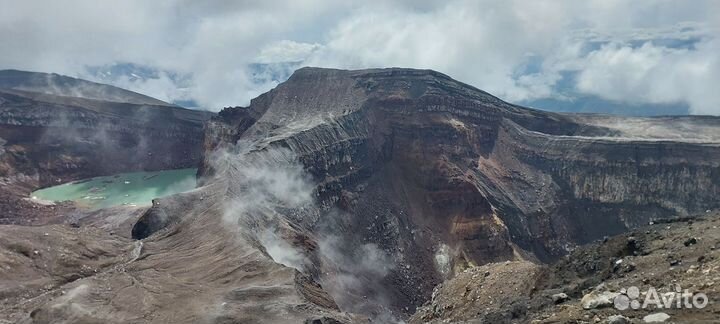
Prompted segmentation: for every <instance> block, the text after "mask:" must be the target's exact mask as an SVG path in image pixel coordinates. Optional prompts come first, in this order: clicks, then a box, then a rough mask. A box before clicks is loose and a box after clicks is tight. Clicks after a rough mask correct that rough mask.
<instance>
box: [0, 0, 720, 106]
mask: <svg viewBox="0 0 720 324" xmlns="http://www.w3.org/2000/svg"><path fill="white" fill-rule="evenodd" d="M0 5H2V7H3V10H2V11H0V43H2V44H3V55H2V56H0V68H20V69H28V70H40V71H52V72H58V73H65V74H70V75H82V74H83V72H84V69H85V67H86V66H102V65H112V64H115V63H123V62H130V63H135V64H140V65H146V66H152V67H155V68H158V69H161V70H164V71H172V72H174V73H179V74H182V75H188V76H190V77H191V82H190V84H189V85H190V86H189V88H188V89H186V90H183V91H178V90H177V89H173V86H174V84H173V83H172V82H168V80H164V79H161V80H159V81H152V82H147V81H141V82H144V83H137V84H128V83H127V82H123V83H122V84H121V85H123V86H126V87H130V88H131V89H133V90H137V91H140V92H144V93H147V94H150V95H153V96H158V97H161V98H163V99H168V100H173V99H187V98H186V97H188V98H192V99H194V100H195V101H197V102H198V103H199V104H200V105H201V106H203V107H207V108H210V109H219V108H221V107H222V106H229V105H239V104H247V103H248V102H249V100H250V99H251V98H253V97H254V96H256V95H258V94H259V93H261V92H264V91H266V90H268V89H269V88H271V87H274V86H275V85H276V84H277V82H275V81H268V79H267V78H263V79H262V80H261V81H260V82H259V83H258V80H257V78H253V76H252V75H251V74H252V71H251V70H249V65H251V64H253V63H275V62H281V61H303V62H304V64H305V65H314V66H326V67H340V68H365V67H381V66H383V67H384V66H402V67H414V68H431V69H436V70H439V71H441V72H444V73H447V74H449V75H450V76H452V77H455V78H457V79H459V80H461V81H465V82H468V83H470V84H472V85H474V86H477V87H479V88H482V89H484V90H487V91H489V92H491V93H493V94H495V95H498V96H500V97H501V98H504V99H507V100H511V101H518V100H530V99H535V98H543V97H548V96H557V95H558V93H557V89H556V83H557V82H558V81H559V80H560V76H561V72H562V71H568V70H569V71H577V72H578V73H579V75H580V76H581V77H580V78H579V81H580V82H579V83H578V84H577V89H578V90H579V91H583V92H586V93H591V94H596V95H599V96H601V97H604V98H607V99H613V100H620V101H628V102H650V103H658V102H668V101H679V102H684V103H687V104H689V105H690V107H691V109H692V111H693V112H696V113H714V114H718V113H720V108H717V104H716V103H717V102H718V100H720V99H718V96H720V94H716V92H717V91H706V89H707V86H705V84H706V83H705V82H709V81H712V79H713V78H714V75H718V73H717V64H718V63H717V60H714V57H713V56H712V51H713V50H716V49H717V44H716V41H715V39H716V38H717V37H718V29H717V28H718V26H719V25H720V22H719V21H718V18H717V17H716V13H717V12H718V11H720V3H718V2H716V1H713V0H696V1H685V2H682V3H681V4H678V2H676V1H667V0H658V1H653V0H645V1H620V0H612V1H607V0H592V1H571V0H565V1H550V0H538V1H520V0H513V1H490V0H481V1H469V0H451V1H446V2H435V1H409V0H403V1H394V2H387V1H379V0H373V1H364V2H359V1H358V2H354V1H350V2H336V1H322V0H301V1H298V0H276V1H264V2H257V3H253V2H247V1H240V2H235V1H222V2H207V3H206V2H196V1H188V0H164V1H142V0H128V1H121V2H110V3H106V2H103V3H102V4H100V3H98V2H97V1H90V0H78V1H74V2H72V3H71V4H68V3H67V2H56V1H51V2H32V1H21V2H19V1H10V0H0ZM688 26H689V27H688ZM713 28H715V29H713ZM660 38H671V39H683V38H684V39H685V40H687V41H697V40H700V43H698V44H697V46H696V47H695V48H691V49H684V50H683V49H677V48H671V46H667V45H666V44H662V43H650V45H646V46H645V47H638V46H637V44H633V42H638V41H640V42H641V43H642V42H648V41H652V40H654V39H660ZM598 43H605V45H604V46H602V47H597V46H596V47H595V48H593V47H592V46H594V44H595V45H596V44H598ZM608 44H610V45H608ZM534 59H537V62H534V61H533V62H531V60H534ZM605 65H607V68H603V67H604V66H605ZM663 71H670V72H672V73H663ZM130 81H132V80H130ZM133 82H134V81H133ZM707 84H708V85H709V84H710V83H707ZM716 84H717V83H716ZM691 85H692V86H691Z"/></svg>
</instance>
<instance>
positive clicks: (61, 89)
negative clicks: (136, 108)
mask: <svg viewBox="0 0 720 324" xmlns="http://www.w3.org/2000/svg"><path fill="white" fill-rule="evenodd" d="M0 88H2V89H11V90H22V91H29V92H37V93H45V94H51V95H56V96H62V97H74V98H85V99H95V100H102V101H111V102H124V103H132V104H139V105H153V106H172V105H171V104H168V103H167V102H164V101H162V100H158V99H155V98H152V97H148V96H146V95H143V94H139V93H137V92H132V91H129V90H125V89H122V88H118V87H114V86H110V85H107V84H102V83H95V82H91V81H87V80H83V79H77V78H72V77H69V76H65V75H60V74H55V73H41V72H29V71H19V70H0Z"/></svg>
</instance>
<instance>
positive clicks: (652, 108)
mask: <svg viewBox="0 0 720 324" xmlns="http://www.w3.org/2000/svg"><path fill="white" fill-rule="evenodd" d="M518 104H520V105H523V106H526V107H532V108H536V109H541V110H546V111H554V112H570V113H593V114H612V115H622V116H672V115H687V114H689V113H690V107H688V105H687V104H685V103H675V104H644V103H627V102H619V101H612V100H606V99H603V98H600V97H598V96H593V95H580V94H574V96H573V97H572V98H568V99H567V100H562V99H555V98H543V99H536V100H529V101H521V102H518Z"/></svg>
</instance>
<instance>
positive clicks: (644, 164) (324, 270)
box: [0, 68, 720, 323]
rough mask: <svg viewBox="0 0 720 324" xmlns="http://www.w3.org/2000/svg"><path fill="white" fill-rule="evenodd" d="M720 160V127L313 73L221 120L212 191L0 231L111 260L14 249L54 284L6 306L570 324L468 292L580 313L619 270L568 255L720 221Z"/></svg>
mask: <svg viewBox="0 0 720 324" xmlns="http://www.w3.org/2000/svg"><path fill="white" fill-rule="evenodd" d="M719 158H720V118H710V117H678V118H632V119H621V118H614V117H607V116H593V115H568V114H556V113H546V112H540V111H535V110H531V109H526V108H523V107H519V106H514V105H511V104H508V103H505V102H503V101H501V100H500V99H498V98H495V97H493V96H491V95H489V94H487V93H485V92H483V91H480V90H478V89H475V88H473V87H470V86H468V85H465V84H462V83H460V82H457V81H454V80H452V79H450V78H449V77H447V76H445V75H443V74H440V73H437V72H433V71H426V70H410V69H378V70H362V71H342V70H331V69H316V68H304V69H300V70H298V71H297V72H295V73H294V74H293V76H292V77H291V78H290V79H289V80H288V81H287V82H285V83H283V84H281V85H279V86H278V87H277V88H276V89H273V90H271V91H270V92H268V93H265V94H263V95H261V96H259V97H258V98H256V99H254V100H253V101H252V102H251V104H250V106H249V107H236V108H227V109H225V110H223V111H222V112H221V113H220V114H219V115H218V116H217V117H215V118H213V119H211V120H210V121H208V123H207V124H206V127H205V136H204V142H203V156H202V157H201V159H202V164H201V168H200V171H199V175H200V176H201V177H202V179H201V183H202V184H203V186H202V187H200V188H198V189H197V190H195V191H193V192H190V193H186V194H181V195H177V196H173V197H169V198H166V199H161V200H158V201H156V202H155V204H154V205H153V207H151V208H150V209H148V210H143V209H133V210H128V209H123V208H117V209H114V210H106V211H99V212H97V213H95V214H92V215H87V217H80V219H79V220H77V221H76V222H75V223H74V224H75V225H74V226H67V227H62V228H60V227H58V228H52V227H39V228H37V229H34V228H33V229H30V228H27V227H9V226H8V227H0V231H5V232H4V233H3V235H2V236H0V237H5V236H6V235H8V236H17V237H31V236H32V234H31V233H30V232H31V231H44V230H46V229H47V231H49V232H48V239H54V240H57V241H56V242H54V243H53V244H54V245H57V246H58V247H61V248H62V247H64V246H66V245H63V244H68V243H62V242H64V241H68V240H71V238H72V237H73V236H74V235H75V233H79V232H83V233H85V232H86V231H87V233H92V234H87V235H88V236H89V237H92V239H91V241H92V242H104V243H103V244H106V245H103V246H101V247H97V248H93V249H92V251H91V252H88V253H82V254H80V256H75V255H74V254H72V253H71V252H72V251H73V249H75V248H70V247H68V251H67V252H62V253H63V254H64V255H69V257H68V258H69V259H68V260H69V261H62V259H56V258H55V257H53V258H52V259H48V260H45V259H43V258H44V257H45V256H46V255H48V253H50V255H54V254H56V253H54V252H52V251H48V252H43V251H39V250H38V253H42V254H35V253H34V250H30V248H27V247H17V246H13V245H12V241H8V242H7V243H6V244H4V245H3V246H2V249H0V256H2V257H3V259H0V261H2V260H5V261H2V262H3V263H2V264H0V266H4V267H5V268H3V269H6V270H3V271H7V272H6V273H3V274H0V277H2V278H5V277H8V278H11V279H10V281H18V280H20V281H24V282H25V281H27V282H37V283H42V284H44V286H42V285H40V286H38V285H21V286H18V287H13V288H12V289H5V287H4V286H3V290H2V291H0V293H4V294H5V295H6V296H11V298H9V299H7V301H6V302H5V303H3V304H0V307H1V309H2V310H3V312H2V313H4V314H8V315H7V318H8V320H10V321H25V322H38V323H44V322H49V321H51V320H55V321H62V320H65V321H67V322H83V321H84V322H211V323H232V322H281V323H283V322H287V323H297V322H303V321H308V322H311V323H336V322H365V321H367V318H370V319H372V320H373V321H375V322H396V321H399V320H403V319H407V318H410V319H411V320H412V321H426V320H427V321H435V320H438V321H441V320H472V319H482V318H485V319H486V320H487V321H491V322H502V321H512V320H516V321H518V322H523V321H529V320H532V319H536V318H537V319H550V320H552V319H551V318H552V316H551V315H552V313H549V312H552V311H554V309H552V308H548V307H555V306H553V305H548V303H549V302H548V300H550V301H551V299H548V298H547V296H545V295H538V296H544V297H542V298H541V297H537V299H533V300H536V301H537V302H535V301H533V302H532V303H531V304H532V305H536V306H533V307H534V308H532V309H521V308H517V309H514V308H513V309H508V308H506V307H505V306H502V307H496V306H489V305H493V304H494V303H495V301H494V299H493V298H491V297H482V296H478V298H477V299H473V300H472V303H464V302H462V301H460V300H456V298H457V296H456V293H457V291H458V290H461V289H465V288H464V287H465V286H468V287H470V288H471V289H470V290H471V291H476V292H477V291H482V289H483V288H477V286H478V285H484V284H483V283H482V282H480V281H482V280H480V281H476V280H475V279H477V278H478V276H479V274H482V277H483V278H485V271H490V275H488V276H487V278H489V279H488V280H496V279H497V281H495V282H494V283H488V284H489V286H488V287H489V288H490V289H495V290H498V289H500V290H501V291H500V292H498V293H497V294H498V295H500V296H502V297H503V301H504V302H503V305H506V304H510V305H521V304H523V303H525V302H527V300H525V299H522V298H520V297H518V296H519V294H520V293H518V294H505V290H506V289H510V290H512V291H517V292H529V293H534V292H537V291H542V294H546V293H549V292H553V291H557V292H561V291H565V293H566V294H567V295H569V296H568V297H569V298H573V299H576V298H578V296H579V295H580V294H582V293H583V292H585V290H587V289H588V287H592V285H594V284H599V281H598V280H597V279H593V278H595V277H593V275H594V274H596V273H604V272H603V271H604V270H603V269H604V268H599V267H601V266H602V267H605V266H606V263H607V262H615V261H616V259H613V260H610V261H607V262H605V261H606V260H605V259H604V258H605V257H603V256H602V255H604V254H602V253H605V252H598V253H600V255H601V256H598V257H597V264H596V265H595V266H592V265H590V266H591V268H590V270H585V272H583V270H582V269H577V268H574V267H575V265H568V264H567V263H565V265H563V263H562V262H563V261H562V260H565V259H559V260H560V261H556V260H558V258H561V257H562V256H563V255H565V254H567V253H569V252H571V251H572V250H573V248H574V247H575V246H577V245H578V244H583V243H589V242H592V241H594V240H596V239H599V238H602V237H603V236H606V235H613V234H618V233H622V232H625V231H628V230H630V229H633V228H637V227H639V226H642V225H645V224H648V223H649V222H650V221H654V222H659V221H661V220H664V219H676V218H678V217H685V216H688V215H695V214H697V213H704V212H705V211H706V210H712V209H716V208H718V207H719V206H718V204H720V202H718V201H717V199H715V197H716V196H717V194H718V193H719V191H720V159H719ZM83 216H84V215H83ZM76 227H79V228H76ZM98 228H99V229H101V230H98ZM50 232H53V233H58V234H57V236H53V235H54V234H51V233H50ZM133 239H134V240H133ZM618 240H623V239H618ZM613 242H615V241H613ZM32 244H35V243H32V242H29V243H27V244H26V245H31V246H32ZM37 244H38V245H43V244H42V243H37ZM82 244H83V243H79V244H78V245H79V246H77V247H76V248H78V249H82ZM612 246H615V245H612ZM662 248H663V247H662V246H659V247H657V249H658V250H657V251H660V250H661V249H662ZM23 251H26V252H27V251H32V252H29V253H23ZM590 251H592V250H590ZM608 251H609V252H607V253H615V252H616V251H615V250H612V251H610V250H608ZM623 251H624V250H623ZM631 252H632V251H631ZM588 253H589V252H588ZM656 253H657V254H660V253H662V252H656ZM627 256H628V254H623V255H622V256H619V257H623V258H625V257H627ZM583 257H584V256H582V255H579V256H576V257H575V258H576V259H578V260H584V259H582V258H583ZM601 260H602V262H601ZM61 261H62V262H69V263H70V264H71V265H73V266H74V267H73V266H58V265H56V263H57V262H61ZM503 261H513V262H514V263H511V264H512V265H513V266H511V267H510V268H509V269H511V270H509V271H505V270H501V269H502V267H504V263H502V264H498V263H497V262H503ZM543 262H546V263H548V262H560V263H559V264H558V265H557V266H555V267H556V268H552V269H556V270H555V271H557V277H555V276H550V275H549V274H550V272H548V270H547V269H548V268H547V267H544V266H541V265H539V264H542V263H543ZM588 262H590V261H588ZM593 262H594V261H593ZM638 262H640V261H639V260H638ZM84 264H87V265H88V266H89V267H90V268H91V269H92V271H85V272H83V271H82V269H78V268H77V267H78V266H79V267H81V268H82V265H84ZM480 265H485V266H483V267H480V268H478V267H477V266H480ZM563 267H564V268H563ZM27 269H32V271H31V272H29V273H33V276H32V277H28V278H25V279H15V278H14V277H12V276H11V274H10V273H19V272H23V271H25V270H27ZM466 269H471V270H468V271H467V272H465V270H466ZM486 269H487V270H486ZM95 270H97V273H96V272H95ZM560 270H562V271H560ZM496 272H497V273H498V276H497V277H496V276H495V275H493V274H494V273H496ZM72 273H80V274H79V275H78V276H72V278H74V279H73V280H66V279H65V278H67V277H69V276H71V274H72ZM588 273H589V274H588ZM571 275H572V276H574V277H569V276H571ZM663 275H664V274H663ZM563 276H568V277H563ZM453 278H454V279H453ZM518 278H522V279H523V280H517V279H518ZM588 278H590V279H588ZM544 279H545V281H543V280H544ZM446 280H451V281H448V282H447V284H444V285H443V288H440V289H437V290H436V291H437V292H438V293H439V294H440V295H437V294H436V297H435V298H432V294H433V290H434V288H435V287H436V286H437V285H438V284H440V283H443V282H445V281H446ZM572 283H574V284H575V285H574V286H573V285H572ZM446 287H449V288H446ZM568 287H570V288H572V289H570V288H568ZM613 289H614V287H613ZM438 296H441V297H440V299H438ZM443 296H444V297H443ZM466 296H467V294H466ZM473 296H474V295H473ZM481 297H482V298H481ZM12 298H15V299H12ZM528 298H529V297H528ZM533 298H535V297H533ZM444 300H447V303H445V302H444ZM428 301H430V304H427V306H426V307H424V308H422V309H421V310H420V311H419V312H418V313H417V314H416V315H414V316H413V314H414V313H415V309H416V307H419V306H421V305H423V304H425V303H426V302H428ZM491 303H493V304H491ZM14 305H16V306H14ZM435 305H440V306H438V307H439V308H440V309H446V307H448V308H447V309H452V308H455V307H457V309H460V310H459V311H458V312H457V315H454V314H455V313H453V312H449V311H448V312H445V310H444V311H442V312H437V310H436V308H437V307H435ZM478 305H483V306H485V307H486V308H488V311H487V312H481V311H474V312H471V311H470V310H471V309H474V308H475V307H477V306H478ZM494 305H497V304H494ZM558 307H562V306H558ZM478 312H480V313H478ZM508 312H509V313H508ZM546 312H548V313H546ZM558 312H559V311H558ZM515 313H517V315H513V314H515ZM556 313H557V312H556ZM508 314H510V315H509V317H508ZM576 315H577V316H579V317H578V318H581V319H583V320H584V315H585V314H584V313H583V314H580V313H578V314H575V313H572V315H571V314H566V315H563V316H564V317H561V319H573V318H575V317H576ZM592 315H595V314H592ZM601 315H602V316H605V314H604V313H603V314H598V316H601ZM411 316H412V317H411ZM574 316H575V317H574ZM591 318H592V317H591Z"/></svg>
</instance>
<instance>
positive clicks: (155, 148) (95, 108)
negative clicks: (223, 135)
mask: <svg viewBox="0 0 720 324" xmlns="http://www.w3.org/2000/svg"><path fill="white" fill-rule="evenodd" d="M212 115H213V114H212V113H208V112H200V111H190V110H186V109H182V108H179V107H171V106H168V105H139V104H132V103H121V102H111V101H101V100H91V99H85V98H76V97H61V96H55V95H51V94H45V93H38V92H27V91H20V90H8V89H0V139H1V140H0V143H2V154H0V182H2V184H3V186H2V193H1V194H0V195H1V196H2V198H1V200H2V204H0V205H2V207H1V208H2V209H3V211H4V212H3V220H2V222H15V221H16V220H21V219H25V220H27V219H26V217H25V216H26V215H23V214H22V212H21V211H22V210H24V208H20V206H19V205H26V204H27V202H23V201H21V200H20V199H21V198H23V197H27V195H28V194H29V193H30V191H32V190H33V189H37V188H39V187H45V186H51V185H55V184H58V183H62V182H67V181H72V180H77V179H82V178H87V177H93V176H97V175H108V174H113V173H119V172H128V171H140V170H161V169H174V168H189V167H195V166H197V165H198V164H199V162H200V154H201V149H202V134H203V122H204V121H205V120H207V119H209V118H210V117H211V116H212ZM41 209H42V208H41Z"/></svg>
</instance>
